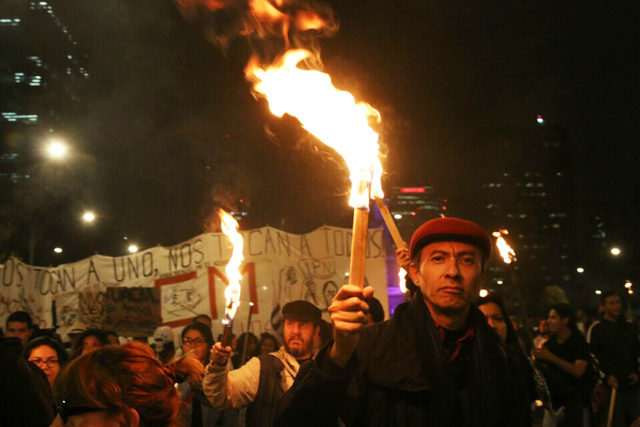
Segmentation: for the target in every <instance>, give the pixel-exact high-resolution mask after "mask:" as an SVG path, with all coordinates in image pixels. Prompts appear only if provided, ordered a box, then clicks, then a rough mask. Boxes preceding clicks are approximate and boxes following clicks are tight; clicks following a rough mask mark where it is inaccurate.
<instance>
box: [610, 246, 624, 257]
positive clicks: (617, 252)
mask: <svg viewBox="0 0 640 427" xmlns="http://www.w3.org/2000/svg"><path fill="white" fill-rule="evenodd" d="M621 252H622V251H621V250H620V248H611V255H614V256H618V255H620V253H621Z"/></svg>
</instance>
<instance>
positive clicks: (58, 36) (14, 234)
mask: <svg viewBox="0 0 640 427" xmlns="http://www.w3.org/2000/svg"><path fill="white" fill-rule="evenodd" d="M0 41H1V43H2V46H3V48H2V50H0V93H1V96H0V206H1V209H0V216H1V217H2V221H0V222H2V223H3V228H2V230H1V233H0V235H1V237H2V240H0V242H1V243H0V244H1V245H2V246H1V247H0V255H2V256H7V255H9V254H7V251H11V252H12V254H16V255H20V256H25V257H26V255H27V254H26V253H25V252H31V253H30V256H29V258H30V259H31V260H33V247H34V244H35V243H34V239H36V236H35V235H34V234H33V233H34V232H33V231H31V232H29V231H26V230H27V229H33V227H29V226H27V224H29V223H31V224H34V223H41V221H40V220H41V219H42V216H43V215H44V214H45V213H44V212H42V209H45V210H46V208H47V207H48V206H47V204H48V203H49V201H51V200H53V199H54V197H53V195H54V193H55V191H54V190H53V189H50V188H48V187H49V185H51V186H54V184H55V176H50V174H51V173H52V171H51V170H50V168H47V167H46V165H45V163H46V162H47V161H50V160H51V159H50V158H48V157H47V156H48V155H53V156H55V155H60V154H62V152H61V151H60V150H64V147H63V146H62V145H61V144H58V145H54V146H53V147H52V149H53V151H52V152H51V153H47V152H46V150H45V147H46V144H47V143H48V142H50V140H51V139H52V138H55V137H59V136H60V135H64V134H65V132H66V130H67V129H68V127H69V125H70V123H72V122H73V120H74V119H76V118H77V117H78V116H79V115H81V114H83V113H84V110H85V96H84V95H83V94H84V91H85V89H86V87H87V81H88V79H89V73H88V71H87V65H86V63H87V56H86V55H85V54H84V53H83V51H82V49H81V48H80V47H79V45H78V42H77V41H76V40H75V39H74V37H73V35H72V34H71V33H70V31H69V29H68V28H67V26H65V23H64V22H63V20H62V19H61V18H60V17H59V16H58V15H57V14H56V2H55V1H16V2H2V3H0ZM54 172H55V171H54ZM43 183H44V184H43ZM60 187H62V186H60ZM48 190H51V191H50V193H51V194H47V191H48ZM38 192H39V193H38ZM36 193H38V194H36ZM47 196H51V197H49V200H47V198H48V197H47ZM38 211H40V212H39V214H37V212H38ZM46 216H47V217H52V214H51V212H46ZM30 234H31V236H30ZM30 248H31V249H30Z"/></svg>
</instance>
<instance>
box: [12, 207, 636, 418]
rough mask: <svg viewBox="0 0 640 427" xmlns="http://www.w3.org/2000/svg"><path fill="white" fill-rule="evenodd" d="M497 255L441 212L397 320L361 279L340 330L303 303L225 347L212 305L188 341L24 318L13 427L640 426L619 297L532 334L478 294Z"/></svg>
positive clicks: (422, 237) (334, 308)
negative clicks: (595, 311) (62, 331)
mask: <svg viewBox="0 0 640 427" xmlns="http://www.w3.org/2000/svg"><path fill="white" fill-rule="evenodd" d="M491 250H492V247H491V239H490V238H489V236H488V235H487V233H486V232H485V231H484V230H483V229H482V228H481V227H479V226H478V225H476V224H474V223H471V222H469V221H465V220H461V219H456V218H438V219H434V220H431V221H429V222H427V223H425V224H423V225H422V226H421V227H420V228H418V230H416V232H415V233H414V235H413V237H412V239H411V243H410V245H409V246H407V247H404V248H398V251H397V260H398V264H400V266H401V267H403V268H405V269H406V271H408V272H409V274H408V277H407V282H408V288H409V289H410V290H411V292H412V298H411V300H410V301H409V302H406V303H404V304H401V305H400V306H398V307H397V308H396V310H395V312H394V313H393V315H392V316H391V318H390V319H388V320H386V321H385V320H383V319H384V310H383V308H382V306H381V305H380V303H379V301H378V300H376V299H375V298H374V296H373V290H372V289H371V288H364V289H361V288H359V287H356V286H352V285H349V284H347V285H344V286H343V287H342V288H341V289H340V290H339V292H338V294H337V295H336V296H335V298H334V300H333V303H332V304H331V306H330V307H329V314H330V317H331V323H329V322H326V321H324V320H323V319H322V312H321V311H320V309H318V308H317V307H316V306H315V305H313V304H311V303H310V302H307V301H291V302H288V303H287V304H285V305H284V306H283V308H282V312H281V314H282V318H283V319H284V320H283V330H282V331H280V332H281V333H280V334H279V335H278V336H276V335H272V334H270V333H263V334H262V335H260V336H259V337H258V336H256V335H254V334H252V333H249V332H245V333H243V334H241V335H240V336H238V337H235V336H231V340H230V342H228V343H224V344H223V343H222V342H221V341H222V340H221V337H220V336H219V337H217V339H215V338H214V336H213V333H212V320H211V318H210V317H209V316H207V315H206V314H201V315H198V316H196V317H194V318H193V320H192V323H190V324H188V325H186V326H185V327H184V328H183V329H182V330H181V332H180V337H179V342H178V343H176V341H175V338H176V337H174V330H173V329H171V328H169V327H167V326H160V327H158V328H157V329H156V331H155V333H154V334H153V336H152V337H148V338H144V339H139V338H136V339H132V338H124V337H121V336H119V335H118V334H117V333H116V332H114V331H103V330H100V329H97V328H89V327H86V326H85V325H83V324H81V323H76V324H74V325H73V326H72V327H71V328H70V330H69V332H68V337H67V338H68V340H65V342H64V344H63V342H62V340H61V339H60V337H59V336H57V335H55V334H53V333H51V331H40V330H39V329H38V328H37V327H36V326H35V325H34V324H33V321H32V318H31V316H30V315H29V314H28V313H26V312H23V311H18V312H14V313H12V314H11V315H10V316H9V317H8V318H7V320H6V325H5V328H4V336H2V337H0V372H1V373H2V379H3V381H2V382H1V383H0V384H1V386H0V390H1V392H0V426H5V425H6V426H47V425H55V426H80V425H86V426H90V425H96V426H187V427H191V426H203V427H211V426H233V427H235V426H250V427H253V426H263V427H270V426H274V425H279V426H315V425H317V426H339V425H346V426H413V425H416V426H417V425H420V426H422V425H435V426H467V425H474V426H475V425H479V426H483V425H486V426H521V425H522V426H526V425H531V424H532V422H533V419H534V416H535V414H536V408H539V407H542V408H543V410H544V411H543V412H544V417H543V419H542V420H541V423H542V425H544V426H545V427H547V426H548V427H552V426H592V427H599V426H604V425H613V426H629V425H633V426H640V394H639V393H640V387H639V384H638V382H639V375H640V367H639V358H640V339H639V330H638V327H637V326H636V325H634V324H633V323H631V322H628V321H627V320H625V319H624V317H623V315H622V304H621V299H620V296H619V295H618V294H616V293H615V292H614V291H611V292H605V293H603V294H602V295H601V297H602V300H601V305H600V307H599V309H600V316H599V319H598V318H597V315H590V312H591V311H590V309H589V308H586V307H582V308H581V311H580V312H579V317H577V316H576V312H575V311H574V310H573V309H572V307H570V306H569V305H568V304H555V305H553V306H551V307H549V310H548V312H547V313H545V315H544V316H543V318H542V319H541V321H540V323H539V326H538V328H537V333H536V335H535V336H532V334H531V333H530V332H532V331H527V330H526V328H524V327H523V325H521V324H519V323H518V322H514V320H513V318H512V317H511V316H509V313H508V312H507V309H506V307H505V304H504V302H503V301H502V299H501V298H500V297H499V296H497V295H488V296H485V297H482V298H478V297H477V295H478V293H479V290H480V289H481V287H482V281H483V279H484V275H485V271H486V263H487V261H488V259H489V257H490V254H491ZM280 340H281V341H280ZM176 344H178V345H176ZM610 406H613V407H612V408H611V407H610Z"/></svg>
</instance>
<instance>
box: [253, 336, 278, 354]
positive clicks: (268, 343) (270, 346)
mask: <svg viewBox="0 0 640 427" xmlns="http://www.w3.org/2000/svg"><path fill="white" fill-rule="evenodd" d="M279 348H280V344H279V343H278V340H277V339H276V337H274V336H273V335H271V334H270V333H269V332H264V333H263V334H262V337H261V338H260V343H258V351H259V354H260V355H265V354H269V353H273V352H274V351H278V349H279Z"/></svg>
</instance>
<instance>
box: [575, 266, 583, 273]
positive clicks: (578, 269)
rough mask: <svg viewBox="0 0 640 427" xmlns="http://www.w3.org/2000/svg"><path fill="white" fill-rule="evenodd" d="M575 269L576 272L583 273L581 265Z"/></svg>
mask: <svg viewBox="0 0 640 427" xmlns="http://www.w3.org/2000/svg"><path fill="white" fill-rule="evenodd" d="M576 271H577V272H578V273H584V268H582V267H578V268H576Z"/></svg>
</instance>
